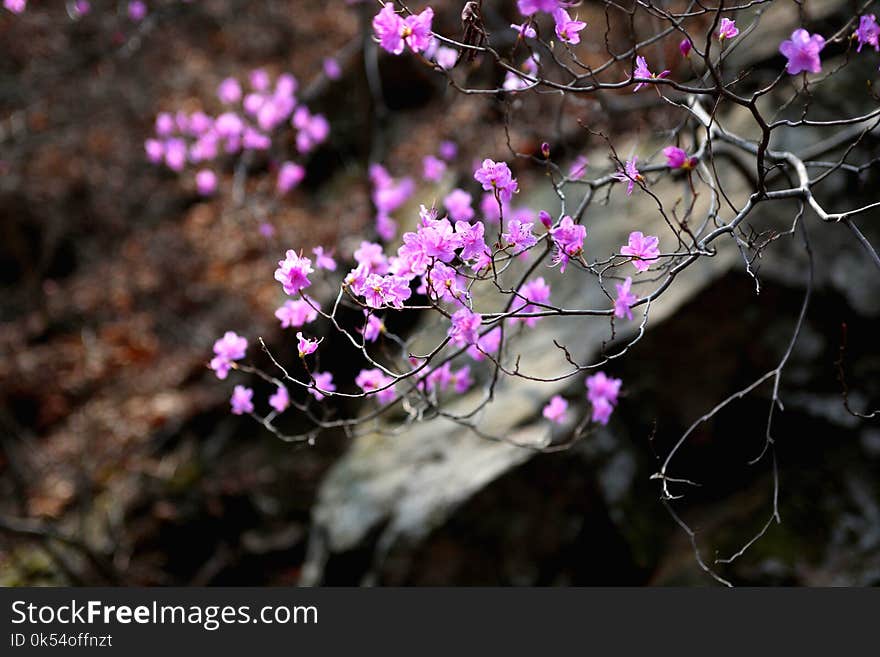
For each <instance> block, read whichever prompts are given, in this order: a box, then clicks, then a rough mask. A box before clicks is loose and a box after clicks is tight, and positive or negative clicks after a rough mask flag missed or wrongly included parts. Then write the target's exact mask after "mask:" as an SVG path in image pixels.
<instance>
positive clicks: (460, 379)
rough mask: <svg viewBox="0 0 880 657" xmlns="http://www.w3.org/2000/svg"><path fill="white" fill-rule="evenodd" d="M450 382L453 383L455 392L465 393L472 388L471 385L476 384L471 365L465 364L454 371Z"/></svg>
mask: <svg viewBox="0 0 880 657" xmlns="http://www.w3.org/2000/svg"><path fill="white" fill-rule="evenodd" d="M450 382H451V383H452V387H453V388H454V389H455V392H456V393H458V394H459V395H463V394H464V393H466V392H467V391H468V390H470V388H471V386H472V385H474V379H473V377H472V376H471V366H470V365H464V366H463V367H461V368H459V369H458V370H456V371H455V372H453V373H452V376H451V377H450Z"/></svg>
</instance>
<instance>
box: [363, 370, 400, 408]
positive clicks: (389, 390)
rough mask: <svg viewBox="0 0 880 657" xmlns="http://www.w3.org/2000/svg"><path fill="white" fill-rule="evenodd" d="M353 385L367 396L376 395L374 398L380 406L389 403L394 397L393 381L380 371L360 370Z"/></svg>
mask: <svg viewBox="0 0 880 657" xmlns="http://www.w3.org/2000/svg"><path fill="white" fill-rule="evenodd" d="M354 382H355V385H356V386H357V387H358V388H360V389H361V390H363V391H364V392H365V393H367V394H372V393H374V392H375V393H376V398H377V399H378V400H379V403H380V404H385V403H387V402H390V401H391V400H393V399H394V397H395V392H394V387H393V386H392V385H391V384H392V383H394V379H392V378H391V377H389V376H385V374H384V373H383V372H382V370H380V369H378V368H373V369H371V370H361V371H360V373H359V374H358V375H357V377H356V378H355V380H354Z"/></svg>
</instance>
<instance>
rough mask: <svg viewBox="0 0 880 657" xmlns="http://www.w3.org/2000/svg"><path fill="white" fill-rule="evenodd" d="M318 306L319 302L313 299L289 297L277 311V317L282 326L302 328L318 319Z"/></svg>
mask: <svg viewBox="0 0 880 657" xmlns="http://www.w3.org/2000/svg"><path fill="white" fill-rule="evenodd" d="M310 302H311V303H310ZM313 306H314V307H313ZM317 306H318V303H317V302H316V301H314V300H311V299H309V301H306V300H305V299H297V300H295V301H294V300H293V299H288V300H287V301H285V302H284V305H283V306H281V307H280V308H278V310H276V311H275V317H277V318H278V320H279V321H280V322H281V328H290V327H295V328H300V327H301V326H305V325H306V324H310V323H311V322H314V321H315V320H316V319H318V311H317V310H315V307H317Z"/></svg>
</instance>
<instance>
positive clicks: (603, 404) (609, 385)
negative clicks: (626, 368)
mask: <svg viewBox="0 0 880 657" xmlns="http://www.w3.org/2000/svg"><path fill="white" fill-rule="evenodd" d="M585 383H586V386H587V399H588V400H589V402H590V404H592V406H593V418H592V419H593V422H598V423H599V424H602V425H605V424H608V419H609V418H610V417H611V412H612V411H613V410H614V407H615V406H617V396H618V395H619V394H620V386H621V383H622V382H621V380H620V379H612V378H609V377H608V376H607V375H606V374H605V372H597V373H596V374H594V375H593V376H590V377H587V380H586V382H585Z"/></svg>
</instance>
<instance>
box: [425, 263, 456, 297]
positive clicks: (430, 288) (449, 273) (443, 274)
mask: <svg viewBox="0 0 880 657" xmlns="http://www.w3.org/2000/svg"><path fill="white" fill-rule="evenodd" d="M459 280H460V276H459V275H458V272H457V271H456V270H455V269H453V268H452V267H449V266H448V265H444V264H443V263H442V262H435V263H434V264H433V266H432V267H431V270H430V273H429V275H428V281H427V283H426V284H425V288H426V289H425V291H426V292H430V293H431V294H430V296H431V297H432V298H438V299H441V300H443V301H449V302H453V301H459V300H460V299H461V297H462V295H464V294H466V292H465V290H466V285H465V284H464V283H460V282H459Z"/></svg>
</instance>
